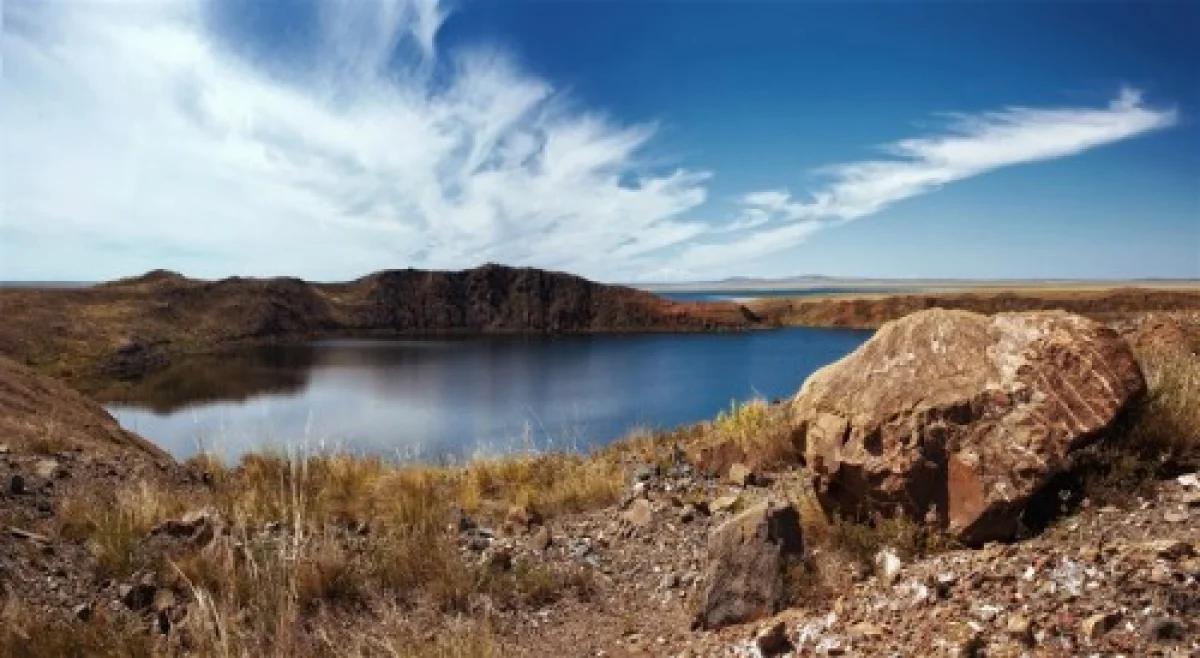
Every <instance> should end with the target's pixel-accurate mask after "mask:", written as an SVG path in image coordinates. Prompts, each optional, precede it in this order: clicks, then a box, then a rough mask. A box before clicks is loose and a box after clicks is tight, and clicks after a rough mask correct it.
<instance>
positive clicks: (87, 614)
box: [71, 603, 92, 622]
mask: <svg viewBox="0 0 1200 658" xmlns="http://www.w3.org/2000/svg"><path fill="white" fill-rule="evenodd" d="M71 614H72V615H74V617H75V618H76V619H78V620H79V621H83V622H86V621H89V620H91V618H92V604H91V603H80V604H79V605H77V606H75V607H74V608H71Z"/></svg>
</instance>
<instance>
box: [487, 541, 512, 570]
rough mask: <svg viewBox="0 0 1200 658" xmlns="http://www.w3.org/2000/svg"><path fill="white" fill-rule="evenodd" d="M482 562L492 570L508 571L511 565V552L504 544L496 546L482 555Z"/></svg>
mask: <svg viewBox="0 0 1200 658" xmlns="http://www.w3.org/2000/svg"><path fill="white" fill-rule="evenodd" d="M483 564H484V566H485V567H486V568H488V569H489V570H492V571H510V570H512V567H513V554H512V551H511V550H509V549H508V548H507V547H505V546H497V547H496V548H495V550H493V551H492V552H490V553H487V554H485V555H484V557H483Z"/></svg>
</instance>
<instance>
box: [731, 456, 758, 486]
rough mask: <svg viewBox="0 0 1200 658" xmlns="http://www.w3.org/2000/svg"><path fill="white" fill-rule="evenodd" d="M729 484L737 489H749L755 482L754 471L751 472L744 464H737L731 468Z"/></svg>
mask: <svg viewBox="0 0 1200 658" xmlns="http://www.w3.org/2000/svg"><path fill="white" fill-rule="evenodd" d="M726 479H727V480H729V483H730V484H732V485H734V486H737V487H748V486H750V485H752V484H754V482H755V476H754V471H752V470H750V467H749V466H746V465H745V464H743V463H742V462H736V463H735V464H733V465H732V466H730V467H729V475H728V476H727V477H726Z"/></svg>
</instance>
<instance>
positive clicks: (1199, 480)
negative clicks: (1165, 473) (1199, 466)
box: [1175, 473, 1200, 489]
mask: <svg viewBox="0 0 1200 658" xmlns="http://www.w3.org/2000/svg"><path fill="white" fill-rule="evenodd" d="M1175 481H1176V482H1178V483H1179V485H1180V486H1182V487H1186V488H1189V489H1200V473H1188V474H1187V475H1180V476H1179V477H1177V478H1175Z"/></svg>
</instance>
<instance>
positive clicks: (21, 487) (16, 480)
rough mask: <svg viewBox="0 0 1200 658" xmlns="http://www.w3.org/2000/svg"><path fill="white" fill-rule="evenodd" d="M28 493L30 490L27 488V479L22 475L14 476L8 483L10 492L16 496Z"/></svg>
mask: <svg viewBox="0 0 1200 658" xmlns="http://www.w3.org/2000/svg"><path fill="white" fill-rule="evenodd" d="M26 491H28V490H27V489H26V488H25V478H23V477H21V475H20V474H14V475H13V476H12V478H10V479H9V481H8V492H9V493H11V494H12V495H14V496H20V495H23V494H24V493H25V492H26Z"/></svg>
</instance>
